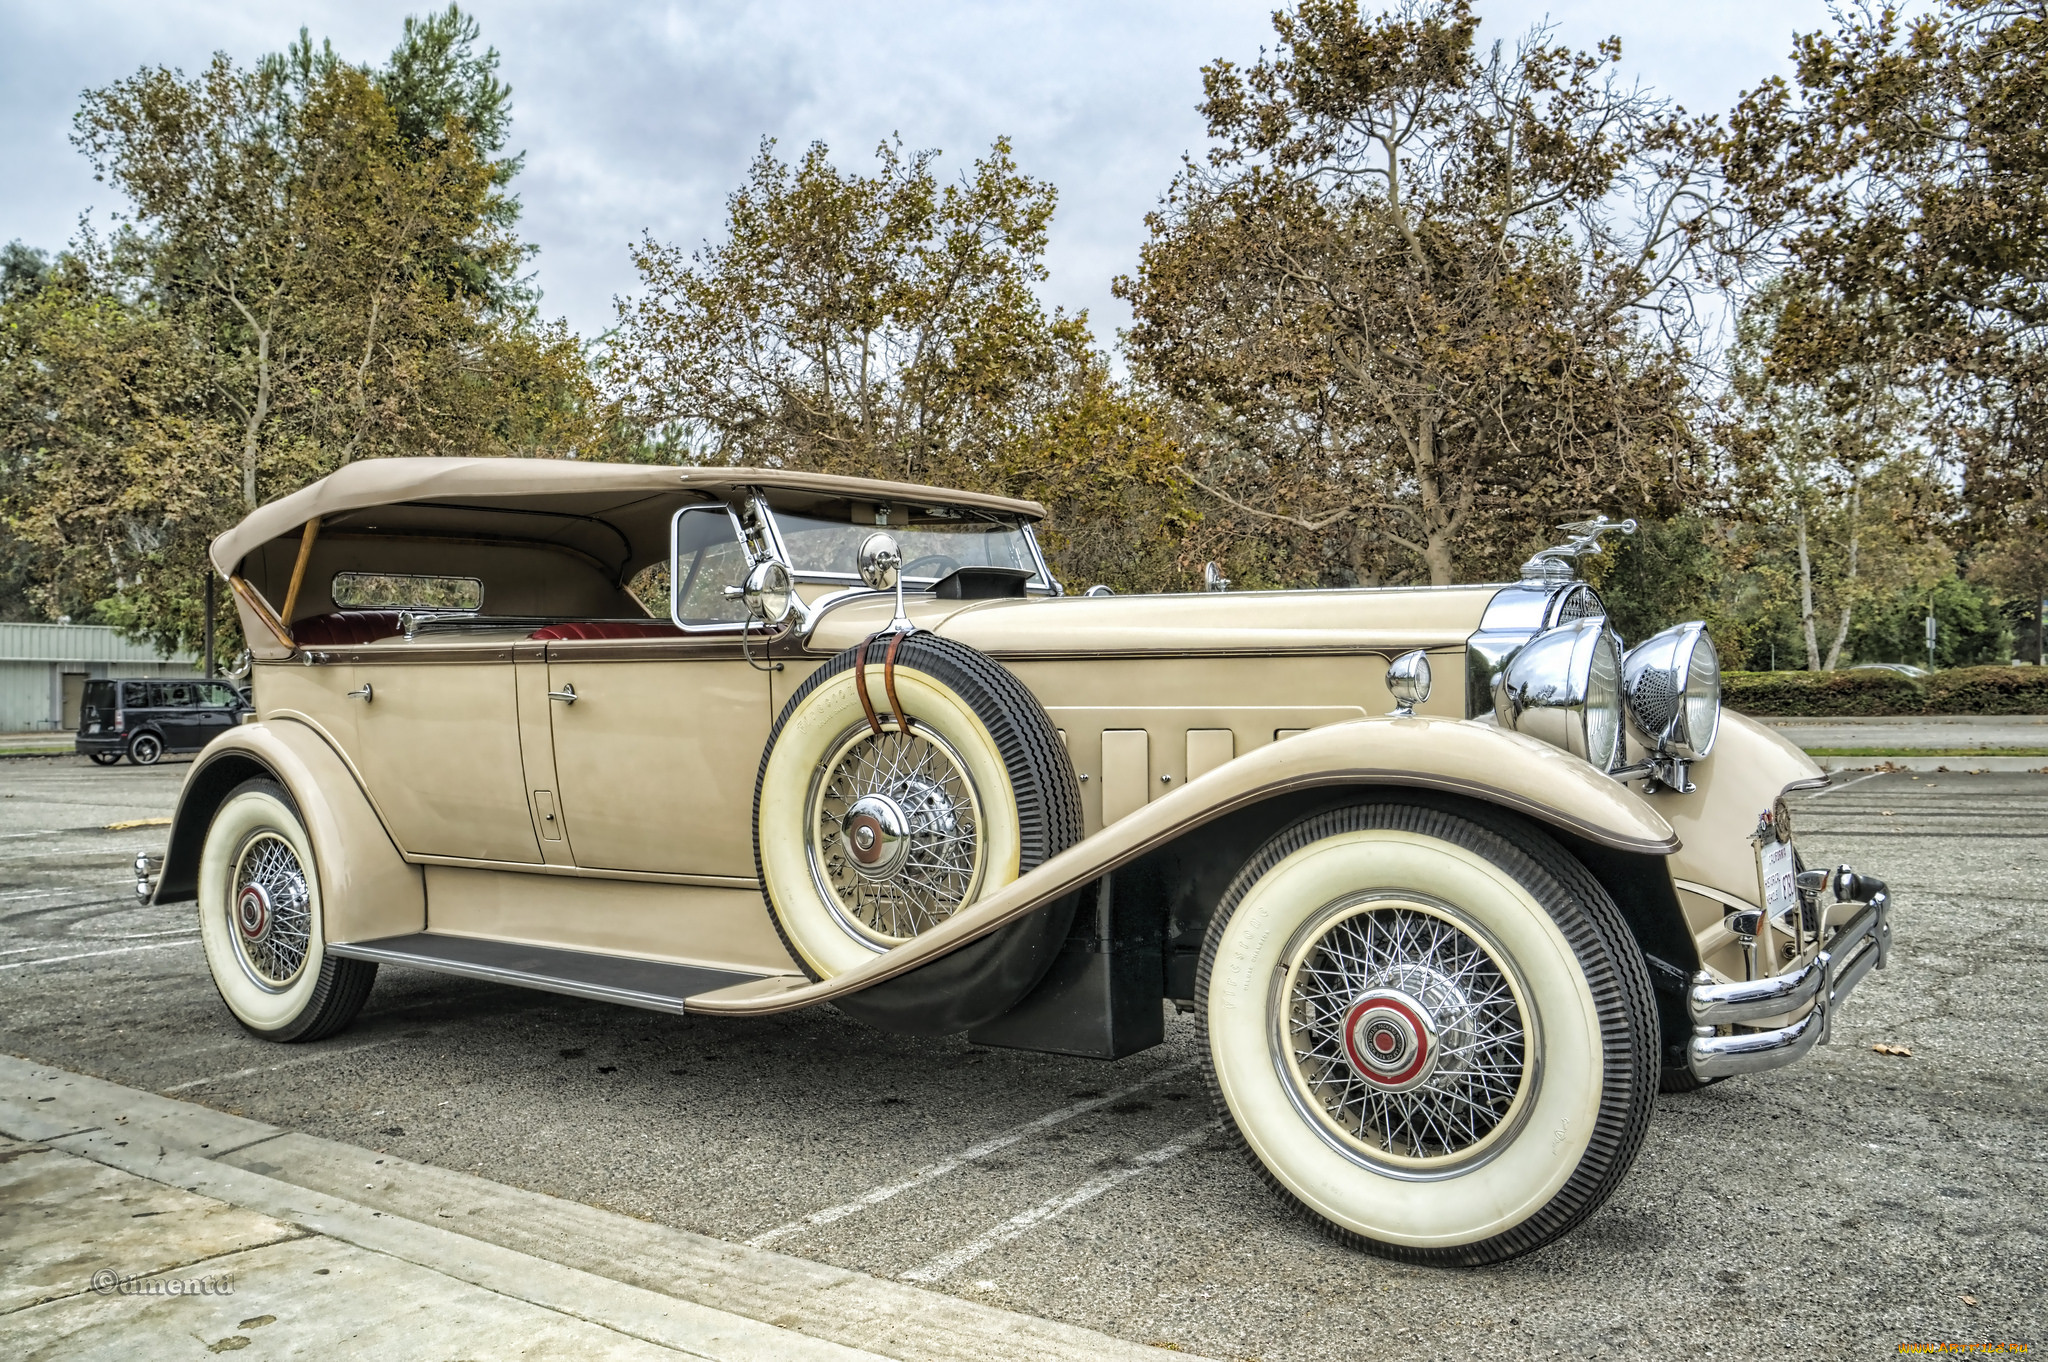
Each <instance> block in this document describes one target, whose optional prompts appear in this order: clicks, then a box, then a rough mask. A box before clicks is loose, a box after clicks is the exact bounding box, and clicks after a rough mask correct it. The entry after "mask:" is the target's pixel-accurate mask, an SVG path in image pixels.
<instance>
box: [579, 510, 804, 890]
mask: <svg viewBox="0 0 2048 1362" xmlns="http://www.w3.org/2000/svg"><path fill="white" fill-rule="evenodd" d="M676 539H677V544H678V547H679V558H680V559H681V564H682V570H681V574H680V577H679V580H678V605H677V613H678V615H680V616H681V617H682V618H683V619H684V620H685V621H686V623H685V626H684V627H683V628H682V629H680V630H677V631H674V632H673V633H671V634H669V636H667V637H656V638H646V637H641V638H631V637H626V638H601V637H600V638H581V639H562V640H557V641H552V642H550V643H549V644H548V647H547V663H546V665H547V677H548V691H549V693H550V694H551V695H552V696H553V697H554V698H552V699H551V700H550V701H549V703H550V705H551V706H552V708H553V711H554V713H553V724H552V729H553V738H554V778H555V781H556V788H555V792H554V793H555V796H556V798H557V800H558V804H559V808H560V812H561V817H562V822H563V826H564V830H565V832H566V835H567V840H568V843H569V849H570V853H571V854H572V855H573V857H574V860H575V864H576V865H578V866H580V867H583V868H586V869H593V870H625V871H642V872H660V873H668V874H682V875H694V876H709V877H716V878H720V879H742V880H752V879H753V878H754V873H755V872H754V846H753V801H754V775H755V773H756V771H757V770H758V769H759V767H760V764H761V749H762V747H763V746H764V745H765V744H766V743H767V740H768V724H769V718H770V715H769V694H768V676H769V673H768V672H767V671H766V670H761V669H758V668H757V667H756V666H755V665H753V664H752V663H750V662H749V660H748V657H747V649H746V648H745V647H744V646H743V644H742V639H741V636H740V634H741V630H742V629H743V628H744V627H745V624H744V621H745V618H746V616H745V611H744V609H743V608H742V607H741V606H740V605H739V604H738V602H737V601H735V600H733V599H732V598H730V597H728V596H727V595H726V594H725V590H726V588H727V587H731V586H737V585H738V584H739V583H740V581H741V580H742V579H743V578H744V577H745V575H746V566H747V563H746V556H745V554H744V552H743V551H742V550H741V548H740V545H739V541H738V539H737V537H736V536H735V534H734V532H733V529H732V527H731V521H730V517H729V515H728V514H727V512H726V511H725V508H724V507H723V506H715V507H703V508H693V509H691V510H689V511H686V512H684V513H683V516H682V518H681V520H680V521H679V522H678V525H677V534H676ZM596 632H602V631H601V630H599V631H596ZM639 632H642V633H644V632H646V631H645V630H641V631H639ZM753 648H754V651H755V653H756V654H758V653H759V651H760V642H759V640H758V639H756V640H755V642H754V645H753ZM572 693H573V696H574V698H573V699H570V698H569V697H570V695H571V694H572Z"/></svg>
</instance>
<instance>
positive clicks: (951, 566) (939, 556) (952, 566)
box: [896, 553, 960, 577]
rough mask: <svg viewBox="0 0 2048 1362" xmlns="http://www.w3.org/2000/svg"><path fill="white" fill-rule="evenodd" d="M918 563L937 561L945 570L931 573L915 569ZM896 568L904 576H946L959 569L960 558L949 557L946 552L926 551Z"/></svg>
mask: <svg viewBox="0 0 2048 1362" xmlns="http://www.w3.org/2000/svg"><path fill="white" fill-rule="evenodd" d="M920 563H937V564H938V565H939V566H941V567H943V568H944V569H945V571H944V572H933V573H923V572H919V571H918V570H917V566H918V564H920ZM896 570H897V571H898V572H900V573H902V574H903V575H904V576H905V577H925V576H931V577H946V576H950V575H951V574H953V573H955V572H958V571H959V570H960V560H959V559H958V558H954V557H951V556H950V555H948V554H943V553H927V554H926V555H925V556H924V557H922V558H913V559H911V560H910V561H909V562H907V563H905V564H904V565H903V566H902V567H900V568H897V569H896Z"/></svg>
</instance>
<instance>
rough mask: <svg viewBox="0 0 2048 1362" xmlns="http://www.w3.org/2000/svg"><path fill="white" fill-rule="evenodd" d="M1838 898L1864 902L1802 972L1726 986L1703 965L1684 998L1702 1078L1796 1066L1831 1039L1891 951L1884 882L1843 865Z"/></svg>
mask: <svg viewBox="0 0 2048 1362" xmlns="http://www.w3.org/2000/svg"><path fill="white" fill-rule="evenodd" d="M1830 878H1831V879H1832V880H1833V882H1834V890H1835V898H1836V901H1837V902H1854V901H1857V900H1861V901H1862V903H1863V908H1862V910H1861V911H1860V912H1858V913H1857V914H1856V915H1855V916H1854V917H1852V918H1850V919H1849V921H1848V922H1847V923H1845V924H1844V925H1843V926H1842V927H1841V928H1840V929H1839V930H1838V931H1836V933H1835V934H1834V936H1833V937H1832V938H1831V939H1830V940H1829V941H1828V943H1827V948H1826V949H1825V950H1821V951H1818V952H1816V953H1815V955H1814V957H1813V959H1812V960H1810V961H1808V962H1807V963H1806V964H1804V965H1802V966H1800V967H1799V968H1798V969H1796V970H1791V971H1788V972H1787V973H1784V974H1780V975H1774V976H1772V977H1771V978H1768V979H1753V980H1749V981H1746V982H1739V983H1732V984H1724V983H1722V982H1720V981H1719V980H1718V979H1716V978H1715V977H1714V976H1713V975H1712V974H1710V973H1708V972H1707V971H1705V970H1701V971H1700V972H1699V973H1698V974H1696V975H1694V976H1693V982H1692V987H1691V989H1690V990H1689V992H1688V994H1687V997H1686V1012H1687V1015H1688V1016H1689V1017H1690V1018H1691V1019H1692V1023H1693V1036H1692V1039H1691V1041H1690V1042H1688V1043H1687V1045H1686V1063H1687V1066H1688V1067H1690V1068H1691V1070H1692V1072H1693V1074H1694V1076H1695V1077H1698V1078H1703V1079H1704V1078H1725V1077H1728V1076H1729V1075H1731V1074H1745V1073H1756V1072H1758V1071H1760V1070H1763V1069H1775V1068H1778V1067H1779V1066H1781V1065H1785V1064H1790V1063H1792V1062H1793V1061H1794V1060H1797V1059H1799V1058H1801V1057H1802V1056H1804V1055H1805V1054H1806V1052H1807V1051H1809V1050H1811V1049H1812V1048H1813V1047H1814V1046H1816V1045H1819V1044H1821V1043H1823V1042H1824V1041H1826V1040H1827V1039H1828V1030H1829V1020H1830V1018H1831V1017H1832V1015H1833V1012H1834V1009H1836V1008H1838V1007H1840V1006H1841V1005H1842V1003H1843V1002H1844V1001H1846V1000H1847V999H1848V997H1849V993H1850V991H1851V990H1852V989H1854V988H1855V987H1856V985H1857V984H1859V983H1861V982H1862V980H1863V976H1864V975H1866V974H1868V973H1870V971H1872V970H1874V969H1882V968H1884V966H1885V963H1886V961H1887V960H1888V959H1889V958H1890V956H1891V943H1892V925H1891V893H1890V891H1889V890H1887V889H1886V888H1885V884H1884V881H1883V880H1880V879H1876V878H1874V877H1872V876H1869V875H1858V874H1856V873H1855V872H1854V871H1852V870H1850V869H1849V867H1847V866H1843V867H1841V869H1839V870H1837V871H1835V872H1833V874H1832V875H1831V877H1830ZM1809 1003H1810V1004H1811V1007H1810V1008H1809V1010H1808V1011H1807V1013H1806V1015H1805V1016H1803V1017H1801V1018H1799V1019H1798V1020H1797V1021H1793V1022H1790V1023H1788V1024H1786V1025H1784V1026H1779V1027H1773V1028H1767V1029H1763V1030H1756V1031H1743V1032H1738V1033H1736V1034H1733V1035H1727V1036H1723V1035H1718V1034H1716V1028H1718V1027H1721V1026H1747V1025H1755V1024H1757V1023H1760V1022H1763V1021H1767V1020H1769V1019H1771V1018H1774V1017H1782V1016H1785V1015H1786V1014H1787V1013H1790V1012H1793V1011H1796V1010H1797V1009H1799V1008H1801V1007H1806V1006H1807V1005H1808V1004H1809Z"/></svg>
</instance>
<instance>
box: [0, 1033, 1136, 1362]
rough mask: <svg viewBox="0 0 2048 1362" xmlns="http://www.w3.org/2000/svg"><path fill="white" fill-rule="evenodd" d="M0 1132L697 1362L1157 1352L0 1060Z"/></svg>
mask: <svg viewBox="0 0 2048 1362" xmlns="http://www.w3.org/2000/svg"><path fill="white" fill-rule="evenodd" d="M0 1132H5V1133H6V1134H7V1135H10V1136H12V1137H14V1138H16V1139H20V1140H29V1141H34V1142H36V1143H39V1144H48V1145H50V1146H52V1147H53V1148H56V1149H59V1150H62V1151H64V1152H66V1153H69V1154H74V1155H77V1156H79V1157H83V1158H86V1159H90V1160H92V1161H94V1162H96V1163H100V1164H104V1165H106V1166H107V1167H110V1168H116V1169H119V1170H121V1171H123V1172H127V1173H131V1174H134V1175H136V1176H139V1177H143V1178H147V1179H149V1180H151V1181H154V1182H158V1183H162V1184H164V1185H166V1186H174V1187H179V1188H182V1189H184V1190H186V1191H190V1192H195V1193H197V1194H199V1195H202V1196H207V1197H212V1198H214V1199H216V1200H219V1201H223V1202H226V1203H228V1204H229V1205H233V1206H238V1207H242V1208H245V1209H248V1210H253V1211H257V1212H259V1213H261V1214H264V1215H268V1216H271V1217H273V1218H274V1219H277V1220H280V1221H283V1222H286V1223H288V1224H293V1225H298V1226H301V1227H303V1228H305V1229H307V1230H309V1231H312V1232H314V1233H317V1234H322V1235H326V1236H328V1237H330V1238H333V1239H336V1240H339V1241H341V1242H344V1243H348V1244H352V1245H355V1246H357V1247H360V1248H364V1249H368V1250H371V1251H373V1252H377V1253H382V1254H386V1255H388V1256H390V1257H393V1258H398V1259H401V1260H404V1261H407V1262H411V1263H414V1264H417V1265H419V1266H421V1267H425V1268H429V1269H432V1270H433V1271H436V1272H439V1273H442V1274H445V1275H447V1276H449V1277H452V1278H455V1279H457V1280H459V1281H463V1282H468V1283H470V1284H472V1285H476V1286H480V1287H483V1288H485V1289H487V1290H490V1291H494V1292H498V1293H499V1294H502V1295H505V1296H508V1297H511V1298H514V1299H518V1300H522V1301H526V1302H529V1303H531V1304H534V1305H538V1306H541V1307H543V1308H546V1309H550V1310H554V1311H556V1312H558V1313H560V1314H563V1315H567V1316H571V1317H573V1318H577V1319H582V1320H586V1321H588V1322H590V1323H593V1324H598V1325H602V1326H604V1327H606V1328H610V1329H613V1330H616V1331H618V1332H620V1333H624V1334H628V1335H631V1336H633V1337H636V1338H640V1339H643V1340H645V1341H647V1342H649V1343H653V1344H657V1345H659V1346H663V1347H668V1348H673V1349H676V1350H678V1351H681V1352H685V1353H688V1354H690V1355H693V1356H698V1357H705V1358H719V1359H727V1358H730V1359H734V1360H735V1362H743V1360H744V1362H753V1359H780V1358H794V1359H812V1358H815V1359H820V1362H822V1360H823V1359H828V1358H829V1359H852V1358H858V1357H876V1356H880V1357H889V1358H897V1359H901V1360H902V1362H948V1360H950V1359H964V1358H973V1359H977V1360H979V1359H990V1360H991V1362H1011V1360H1012V1359H1014V1362H1036V1360H1037V1359H1040V1358H1044V1357H1047V1356H1057V1357H1062V1358H1076V1359H1101V1360H1102V1362H1137V1359H1156V1358H1157V1357H1159V1356H1160V1354H1159V1351H1158V1350H1157V1349H1154V1348H1149V1347H1145V1346H1143V1345H1140V1344H1136V1343H1131V1342H1128V1341H1126V1340H1123V1339H1118V1338H1113V1337H1111V1336H1109V1335H1107V1334H1100V1333H1096V1332H1094V1331H1092V1330H1088V1329H1082V1328H1078V1327H1075V1326H1072V1325H1066V1324H1059V1323H1056V1322H1054V1321H1051V1320H1043V1319H1038V1318H1035V1317H1033V1316H1030V1315H1023V1314H1017V1313H1014V1312H1011V1311H1006V1310H999V1309H996V1308H994V1307H992V1306H985V1305H978V1304H975V1303H974V1302H972V1301H963V1300H959V1299H956V1298H954V1297H952V1296H947V1295H943V1294H941V1293H938V1292H932V1291H924V1290H920V1289H919V1288H917V1287H913V1286H908V1285H905V1284H903V1283H900V1282H891V1281H885V1280H882V1279H880V1278H876V1277H870V1276H867V1275H865V1274H862V1273H858V1272H849V1271H846V1270H845V1269H842V1268H835V1267H829V1266H826V1265H823V1264H819V1263H812V1262H807V1261H805V1260H803V1259H800V1258H792V1257H789V1256H786V1255H784V1254H779V1253H775V1252H772V1251H770V1250H767V1249H755V1248H748V1247H746V1246H744V1245H740V1244H729V1243H726V1242H724V1241H723V1240H718V1239H712V1238H710V1237H708V1236H705V1235H700V1234H694V1233H691V1232H689V1231H687V1230H678V1229H673V1228H670V1227H668V1226H663V1225H654V1224H649V1223H647V1222H644V1221H640V1220H635V1219H633V1218H632V1217H630V1216H624V1215H619V1214H617V1213H615V1212H611V1211H604V1210H599V1209H597V1208H595V1207H591V1206H585V1205H581V1204H579V1203H575V1202H568V1201H562V1200H560V1199H557V1198H555V1197H549V1196H544V1195H541V1194H540V1193H536V1192H528V1191H523V1190H521V1189H518V1188H514V1187H507V1186H504V1185H502V1184H499V1183H494V1182H490V1181H488V1180H486V1179H483V1178H477V1177H472V1176H470V1175H468V1174H464V1173H456V1172H452V1171H450V1170H447V1169H442V1168H434V1167H430V1166H426V1165H421V1164H413V1163H408V1162H406V1161H405V1160H403V1159H397V1158H392V1157H388V1156H381V1155H377V1154H373V1153H372V1152H371V1151H369V1150H366V1149H360V1148H357V1147H356V1146H353V1145H346V1144H340V1143H337V1142H334V1141H330V1140H322V1139H317V1138H315V1137H312V1136H307V1135H301V1134H295V1133H291V1132H287V1131H285V1130H282V1129H280V1128H278V1127H276V1126H271V1125H266V1124H264V1123H262V1122H260V1121H251V1120H247V1119H245V1118H243V1117H239V1116H230V1115H227V1114H225V1113H223V1112H218V1111H214V1110H211V1109H210V1108H207V1107H201V1106H197V1105H194V1104H192V1103H189V1102H180V1101H176V1100H174V1099H172V1098H167V1097H160V1096H158V1095H156V1094H154V1093H148V1092H142V1091H140V1090H138V1089H134V1088H127V1087H123V1086H121V1085H119V1084H115V1083H108V1082H105V1081H103V1080H101V1079H96V1078H91V1077H88V1076H86V1075H83V1074H74V1073H70V1072H68V1071H66V1070H63V1069H55V1068H51V1067H49V1066H46V1065H40V1064H34V1063H30V1062H29V1061H26V1060H21V1059H16V1058H13V1057H11V1056H0ZM117 1136H118V1137H119V1138H120V1139H121V1140H122V1141H123V1142H124V1143H123V1144H122V1145H119V1146H117V1145H116V1144H115V1139H116V1137H117Z"/></svg>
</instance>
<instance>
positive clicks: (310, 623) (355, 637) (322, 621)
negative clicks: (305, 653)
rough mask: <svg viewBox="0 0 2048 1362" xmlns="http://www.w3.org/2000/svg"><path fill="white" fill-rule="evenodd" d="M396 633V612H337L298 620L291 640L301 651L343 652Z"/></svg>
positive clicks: (397, 628) (293, 627) (397, 627)
mask: <svg viewBox="0 0 2048 1362" xmlns="http://www.w3.org/2000/svg"><path fill="white" fill-rule="evenodd" d="M398 632H399V624H398V612H397V611H396V610H336V611H333V612H331V613H329V614H325V615H314V616H312V617H311V618H310V619H302V620H300V621H299V622H298V623H297V624H295V625H293V626H292V640H293V641H294V642H295V643H297V644H298V645H299V646H300V647H302V648H345V647H348V646H349V645H350V644H354V643H375V642H376V641H377V640H378V639H380V638H390V637H391V636H392V635H394V634H396V633H398Z"/></svg>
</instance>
